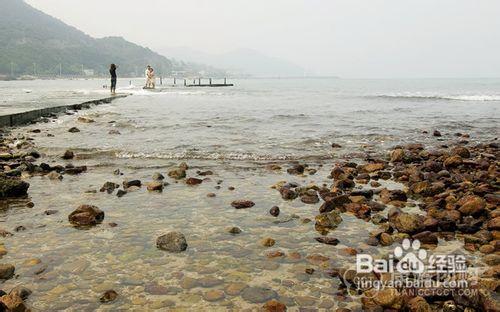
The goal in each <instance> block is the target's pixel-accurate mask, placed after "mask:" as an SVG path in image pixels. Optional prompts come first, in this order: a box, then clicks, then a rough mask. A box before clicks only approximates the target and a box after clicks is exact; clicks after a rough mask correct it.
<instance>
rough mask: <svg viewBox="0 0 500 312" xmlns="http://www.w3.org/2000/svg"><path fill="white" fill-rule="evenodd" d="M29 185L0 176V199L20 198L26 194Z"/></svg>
mask: <svg viewBox="0 0 500 312" xmlns="http://www.w3.org/2000/svg"><path fill="white" fill-rule="evenodd" d="M29 186H30V185H29V183H27V182H24V181H23V180H21V179H19V178H17V177H7V176H5V175H1V174H0V198H7V197H22V196H25V195H27V194H28V188H29Z"/></svg>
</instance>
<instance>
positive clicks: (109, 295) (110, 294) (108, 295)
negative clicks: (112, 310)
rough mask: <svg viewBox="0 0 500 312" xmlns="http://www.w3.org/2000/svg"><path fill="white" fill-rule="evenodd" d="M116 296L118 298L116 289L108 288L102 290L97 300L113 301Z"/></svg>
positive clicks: (103, 301)
mask: <svg viewBox="0 0 500 312" xmlns="http://www.w3.org/2000/svg"><path fill="white" fill-rule="evenodd" d="M116 298H118V293H117V292H116V291H114V290H112V289H110V290H106V291H105V292H104V294H103V295H102V296H101V298H100V299H99V301H101V302H102V303H107V302H111V301H115V300H116Z"/></svg>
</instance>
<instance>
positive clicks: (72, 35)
mask: <svg viewBox="0 0 500 312" xmlns="http://www.w3.org/2000/svg"><path fill="white" fill-rule="evenodd" d="M110 63H116V64H118V65H119V71H120V74H121V75H134V74H137V75H140V74H142V73H143V72H144V68H145V66H146V65H148V64H150V65H152V66H153V67H154V68H155V69H156V71H157V73H159V74H163V75H167V74H169V73H170V72H171V71H172V70H174V69H175V70H183V69H185V68H179V67H182V66H184V65H185V64H183V63H175V64H174V63H173V62H172V61H170V60H169V59H167V58H166V57H164V56H162V55H159V54H157V53H155V52H153V51H151V50H150V49H147V48H144V47H141V46H138V45H136V44H133V43H131V42H128V41H126V40H125V39H123V38H120V37H107V38H101V39H95V38H92V37H90V36H88V35H86V34H85V33H83V32H81V31H80V30H78V29H76V28H74V27H71V26H69V25H66V24H64V23H63V22H61V21H60V20H58V19H56V18H53V17H51V16H49V15H47V14H45V13H43V12H41V11H39V10H36V9H35V8H33V7H31V6H30V5H28V4H26V3H25V2H24V1H22V0H0V75H3V76H10V75H11V72H12V73H13V74H14V76H20V75H33V74H34V73H36V75H42V76H44V75H46V76H57V75H59V73H60V71H61V72H62V74H63V75H83V74H84V72H86V73H87V74H88V75H89V74H91V73H92V71H94V73H95V75H104V74H107V72H108V66H109V64H110Z"/></svg>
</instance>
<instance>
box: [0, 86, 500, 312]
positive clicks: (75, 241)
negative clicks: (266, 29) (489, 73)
mask: <svg viewBox="0 0 500 312" xmlns="http://www.w3.org/2000/svg"><path fill="white" fill-rule="evenodd" d="M494 82H495V81H493V82H490V81H488V80H486V81H482V80H481V81H479V82H477V81H470V82H469V81H465V82H464V81H458V82H457V81H445V82H441V81H438V82H435V81H431V82H430V81H391V83H390V84H388V82H387V81H383V80H381V81H354V80H353V81H350V80H330V81H328V80H326V81H316V80H280V81H277V80H272V81H257V80H256V81H253V80H245V81H237V86H236V87H234V88H228V89H217V88H213V89H210V90H200V89H189V90H186V89H185V88H166V89H165V90H164V91H162V92H157V93H148V92H145V91H143V90H136V89H134V88H127V89H126V90H127V92H129V93H132V94H133V95H132V96H129V97H127V98H120V99H117V100H116V101H113V102H112V103H109V104H103V105H99V106H95V107H91V108H89V109H84V110H78V111H68V112H66V113H65V114H64V113H63V114H60V115H53V116H49V117H47V118H43V119H41V120H37V121H36V122H35V123H33V124H29V125H26V126H22V127H17V128H8V129H7V128H4V129H2V131H1V139H0V140H1V141H0V197H1V199H0V207H1V209H0V236H1V238H0V242H1V244H0V256H1V259H0V277H1V280H2V281H1V283H0V289H1V290H2V293H1V296H0V302H2V308H3V309H4V310H5V309H7V310H11V311H27V310H28V309H30V310H32V311H121V310H132V311H154V310H158V311H256V310H263V311H285V310H286V311H361V310H367V311H446V312H451V311H469V312H471V311H494V310H495V309H497V307H496V304H497V302H498V294H497V289H498V280H499V279H498V265H499V262H498V261H499V251H498V248H499V247H498V246H499V245H498V234H499V231H500V230H499V226H498V222H499V220H498V218H499V215H498V208H497V207H498V195H499V193H498V192H499V189H498V186H499V185H498V154H499V149H498V140H497V137H498V117H497V116H498V115H497V107H498V101H495V100H491V101H490V100H488V99H490V98H492V96H491V95H489V94H490V93H492V92H493V91H489V90H496V89H494V86H497V85H498V84H493V83H494ZM41 83H43V82H33V84H35V85H37V84H41ZM85 83H86V84H90V83H91V82H85ZM442 83H445V84H446V88H444V89H443V90H446V92H445V93H443V92H444V91H443V92H441V93H439V94H437V95H436V94H434V93H431V95H432V96H429V95H428V93H426V92H430V91H428V90H434V89H439V90H441V89H440V88H441V87H442V85H441V84H442ZM74 84H78V82H74ZM38 88H41V89H43V86H42V85H40V86H38ZM34 89H35V88H34ZM450 90H455V91H453V92H452V91H450ZM47 92H48V91H47ZM495 92H496V91H495ZM499 92H500V91H499ZM68 93H69V94H72V91H68ZM448 93H451V95H449V94H448ZM456 93H459V94H462V93H464V94H488V97H478V96H474V97H473V98H472V99H473V100H462V99H463V98H464V97H459V99H460V100H456V99H455V98H457V97H456V96H455V95H454V94H456ZM398 94H399V95H398ZM495 94H496V93H495ZM478 98H479V99H486V100H484V101H482V100H477V99H478ZM466 99H469V98H468V97H466ZM493 99H494V97H493ZM14 100H15V99H13V100H12V101H14ZM62 101H63V100H62V99H61V100H60V101H59V102H58V103H60V102H62ZM9 103H10V102H9ZM45 104H47V105H49V103H44V105H45ZM407 239H409V240H410V241H413V242H415V241H418V242H419V244H418V245H415V244H414V243H412V244H411V245H410V244H408V243H407V242H408V241H407ZM403 252H405V253H406V254H405V257H406V255H410V254H416V255H417V256H418V257H421V258H422V259H423V258H427V260H429V258H430V257H431V256H435V255H460V256H464V257H465V259H466V265H467V267H468V268H469V269H470V273H473V274H470V275H468V276H467V281H468V282H470V283H469V284H468V285H467V289H468V290H471V291H469V292H467V293H459V292H458V291H455V292H454V293H449V292H448V293H446V292H442V291H441V290H442V289H440V287H441V286H439V285H443V284H439V283H444V282H447V281H449V278H442V277H438V276H431V277H430V278H431V279H433V280H434V281H436V282H439V283H438V286H436V288H435V289H433V291H432V292H430V293H425V292H424V293H419V294H418V295H416V294H415V293H411V292H410V293H409V292H408V291H405V289H402V288H398V289H394V288H393V287H385V288H384V290H383V291H379V292H375V291H374V290H373V289H370V288H369V287H362V288H360V287H358V285H357V284H356V280H359V279H360V278H362V279H365V280H369V281H370V282H371V283H374V282H380V283H381V282H387V281H388V280H389V277H390V276H389V275H390V274H386V273H378V272H377V273H374V274H372V272H370V273H361V274H357V273H356V272H355V271H353V266H354V265H355V264H356V262H357V259H358V258H360V257H361V256H370V257H372V258H373V259H381V260H384V261H385V260H387V262H386V263H390V264H391V265H395V266H398V265H400V264H401V263H404V261H403V260H402V259H403V258H401V257H400V258H397V257H396V256H397V255H398V254H399V255H400V256H401V255H402V253H403ZM415 288H418V287H415ZM406 290H407V289H406ZM412 290H415V289H412ZM439 294H441V295H439Z"/></svg>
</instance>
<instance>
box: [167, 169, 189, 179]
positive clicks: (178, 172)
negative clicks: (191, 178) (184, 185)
mask: <svg viewBox="0 0 500 312" xmlns="http://www.w3.org/2000/svg"><path fill="white" fill-rule="evenodd" d="M168 176H169V177H171V178H172V179H175V180H180V179H184V178H185V177H186V169H184V168H175V169H172V170H170V171H169V172H168Z"/></svg>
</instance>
